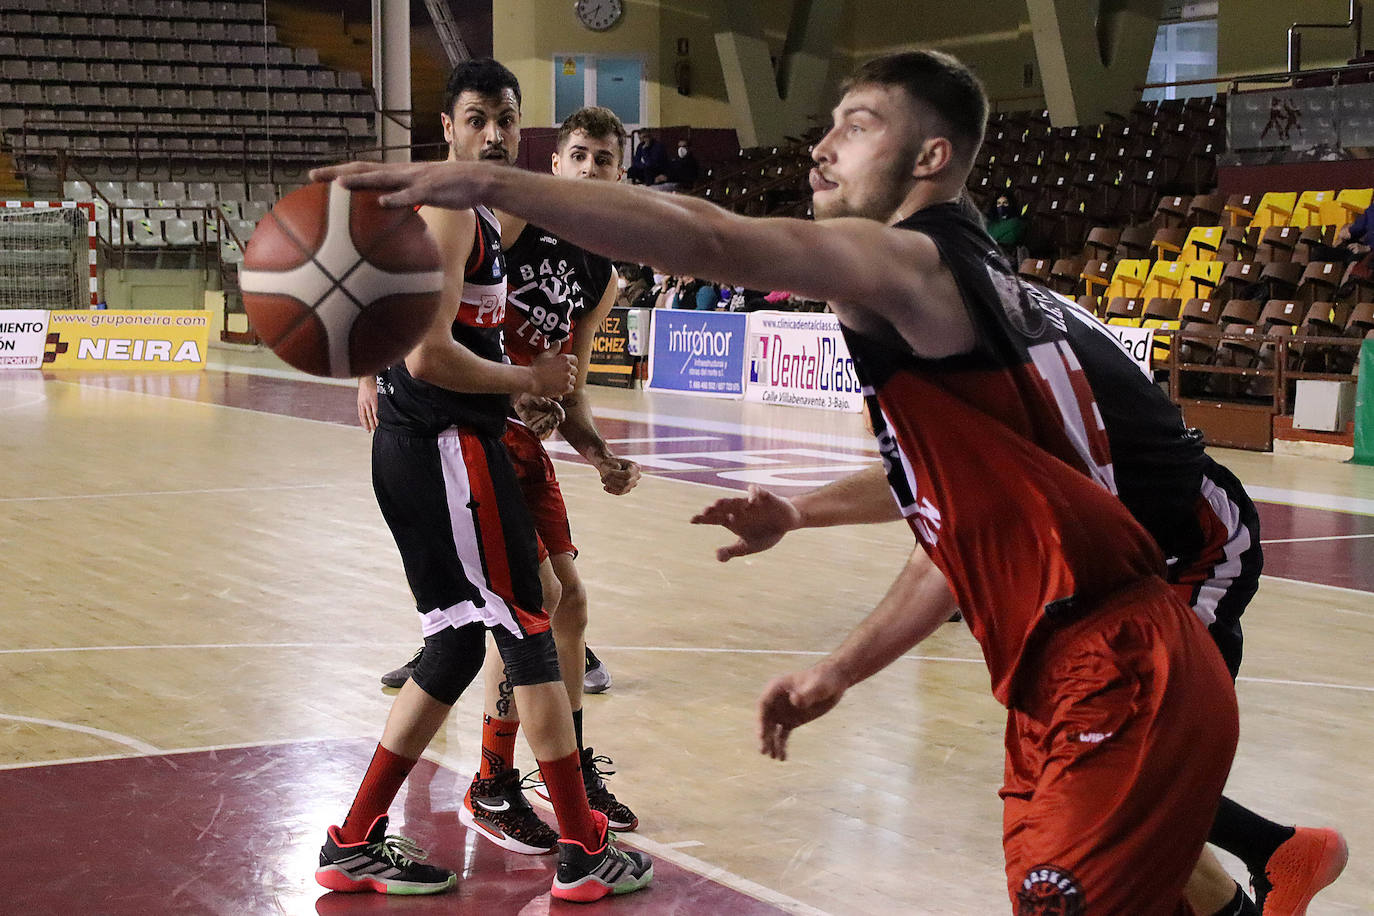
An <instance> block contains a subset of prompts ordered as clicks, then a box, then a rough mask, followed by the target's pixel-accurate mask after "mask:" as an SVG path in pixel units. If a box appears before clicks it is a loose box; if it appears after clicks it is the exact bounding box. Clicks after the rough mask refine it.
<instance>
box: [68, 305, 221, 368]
mask: <svg viewBox="0 0 1374 916" xmlns="http://www.w3.org/2000/svg"><path fill="white" fill-rule="evenodd" d="M209 341H210V312H209V311H208V310H205V309H174V310H168V311H154V310H148V311H141V310H139V311H110V310H107V309H91V310H89V311H81V312H52V313H51V314H50V316H49V318H48V340H47V343H46V344H45V345H44V347H43V368H44V369H139V370H144V371H147V370H149V369H154V370H160V371H176V372H186V371H195V370H198V369H204V368H205V350H206V347H207V346H208V345H209Z"/></svg>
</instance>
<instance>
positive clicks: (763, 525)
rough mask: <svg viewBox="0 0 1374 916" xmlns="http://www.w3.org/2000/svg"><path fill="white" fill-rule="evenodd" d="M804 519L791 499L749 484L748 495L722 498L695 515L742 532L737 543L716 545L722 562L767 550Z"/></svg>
mask: <svg viewBox="0 0 1374 916" xmlns="http://www.w3.org/2000/svg"><path fill="white" fill-rule="evenodd" d="M801 522H802V518H801V513H800V512H798V511H797V508H796V506H794V505H792V501H791V500H789V499H784V498H783V497H781V496H779V495H777V494H776V493H774V492H772V491H771V490H765V489H764V488H763V487H760V486H757V485H752V486H750V487H749V496H748V497H745V498H741V497H738V496H734V497H728V498H726V499H718V500H716V501H715V502H713V503H712V504H711V505H709V506H707V507H706V508H705V509H702V510H701V512H699V513H697V514H696V515H694V516H692V524H693V525H720V526H721V527H722V528H725V529H727V530H728V531H730V532H731V533H733V534H735V535H736V536H738V538H739V540H737V541H735V543H733V544H729V545H727V546H725V547H718V548H716V559H717V560H720V561H721V562H722V563H724V562H725V561H727V560H729V559H730V558H732V557H742V556H746V555H748V554H751V553H758V552H759V551H761V550H767V549H768V548H770V547H772V546H773V545H774V544H776V543H777V542H778V541H781V540H782V537H783V535H785V534H786V533H787V532H789V531H792V530H794V529H796V528H800V527H801Z"/></svg>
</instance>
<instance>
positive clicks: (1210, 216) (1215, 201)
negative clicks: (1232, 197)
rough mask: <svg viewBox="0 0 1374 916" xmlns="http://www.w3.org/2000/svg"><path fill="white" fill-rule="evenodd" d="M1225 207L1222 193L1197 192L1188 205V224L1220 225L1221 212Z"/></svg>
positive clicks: (1224, 198)
mask: <svg viewBox="0 0 1374 916" xmlns="http://www.w3.org/2000/svg"><path fill="white" fill-rule="evenodd" d="M1225 207H1226V195H1224V194H1199V195H1197V196H1196V197H1194V198H1193V201H1192V203H1190V204H1189V205H1188V217H1187V220H1188V225H1189V226H1220V225H1221V214H1222V212H1223V210H1224V208H1225Z"/></svg>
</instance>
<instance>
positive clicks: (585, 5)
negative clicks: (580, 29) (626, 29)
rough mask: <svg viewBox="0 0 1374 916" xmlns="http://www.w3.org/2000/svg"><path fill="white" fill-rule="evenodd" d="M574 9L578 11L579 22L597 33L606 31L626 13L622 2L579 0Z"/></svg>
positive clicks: (612, 0) (613, 0) (618, 0)
mask: <svg viewBox="0 0 1374 916" xmlns="http://www.w3.org/2000/svg"><path fill="white" fill-rule="evenodd" d="M573 9H575V10H576V11H577V21H578V22H580V23H582V24H583V25H584V26H586V27H587V28H589V29H591V30H593V31H596V32H604V31H606V30H607V29H609V28H610V27H611V26H613V25H615V24H616V23H617V22H619V21H620V17H621V16H622V15H624V13H625V7H624V6H623V5H622V4H621V0H577V3H576V4H574V6H573Z"/></svg>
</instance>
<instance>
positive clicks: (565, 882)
mask: <svg viewBox="0 0 1374 916" xmlns="http://www.w3.org/2000/svg"><path fill="white" fill-rule="evenodd" d="M592 817H594V818H596V819H597V820H598V821H599V822H600V825H601V848H600V849H595V850H591V849H588V848H587V847H585V846H583V845H582V844H581V843H579V842H577V840H559V841H558V871H557V872H556V873H555V874H554V878H553V891H552V893H553V896H555V897H557V898H558V899H559V900H572V901H575V902H577V903H591V902H592V901H594V900H600V899H601V898H602V897H606V896H608V895H610V894H629V893H633V892H634V891H637V890H642V889H643V888H645V887H648V885H649V882H650V881H652V880H654V862H653V859H650V858H649V857H648V856H647V855H645V854H644V853H642V852H639V851H638V850H632V849H620V848H618V847H617V846H615V845H614V844H613V843H611V836H610V832H609V831H608V830H607V829H606V823H605V815H603V814H601V813H599V812H597V811H593V812H592Z"/></svg>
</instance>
